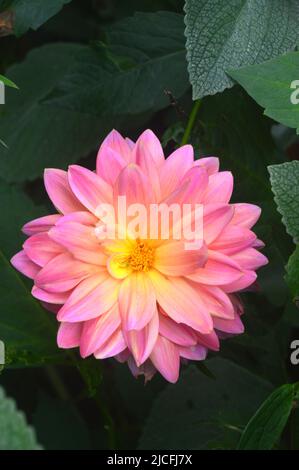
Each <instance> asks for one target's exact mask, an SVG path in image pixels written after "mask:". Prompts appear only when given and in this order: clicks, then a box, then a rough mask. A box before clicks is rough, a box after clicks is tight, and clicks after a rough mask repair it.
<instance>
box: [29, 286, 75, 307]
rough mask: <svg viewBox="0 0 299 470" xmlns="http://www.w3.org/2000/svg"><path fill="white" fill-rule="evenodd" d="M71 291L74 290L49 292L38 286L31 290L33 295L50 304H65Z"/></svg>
mask: <svg viewBox="0 0 299 470" xmlns="http://www.w3.org/2000/svg"><path fill="white" fill-rule="evenodd" d="M71 292H72V291H67V292H47V291H46V290H44V289H40V288H39V287H37V286H33V287H32V290H31V294H32V295H33V297H35V298H36V299H38V300H41V301H42V302H47V303H50V304H64V303H65V302H66V301H67V299H68V298H69V296H70V295H71ZM59 308H61V307H59Z"/></svg>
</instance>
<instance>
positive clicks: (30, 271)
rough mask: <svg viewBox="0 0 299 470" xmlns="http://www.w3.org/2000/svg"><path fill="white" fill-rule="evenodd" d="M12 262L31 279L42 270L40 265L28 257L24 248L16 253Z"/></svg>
mask: <svg viewBox="0 0 299 470" xmlns="http://www.w3.org/2000/svg"><path fill="white" fill-rule="evenodd" d="M10 262H11V264H12V265H13V267H14V268H15V269H17V270H18V271H20V273H22V274H24V276H27V277H29V278H30V279H34V278H35V277H36V276H37V274H38V272H39V271H40V267H39V266H37V264H35V263H33V262H32V261H31V260H30V259H29V258H28V256H27V255H26V253H25V251H24V250H22V251H19V253H17V254H16V255H14V256H13V257H12V258H11V260H10Z"/></svg>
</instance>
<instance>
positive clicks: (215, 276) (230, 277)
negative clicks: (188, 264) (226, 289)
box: [187, 250, 243, 286]
mask: <svg viewBox="0 0 299 470" xmlns="http://www.w3.org/2000/svg"><path fill="white" fill-rule="evenodd" d="M242 275H243V271H242V269H241V268H240V266H239V265H238V264H237V263H236V262H235V261H233V260H232V259H231V258H230V257H228V256H226V255H224V254H223V253H220V252H217V251H212V250H209V251H208V261H207V262H206V264H205V266H204V267H203V268H198V269H197V270H196V271H195V272H194V273H192V274H188V275H187V278H188V279H190V280H192V281H195V282H198V283H201V284H206V285H215V286H223V285H226V284H230V283H232V282H235V281H237V280H239V279H240V278H241V277H242Z"/></svg>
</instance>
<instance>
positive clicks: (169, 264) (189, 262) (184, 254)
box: [154, 241, 207, 276]
mask: <svg viewBox="0 0 299 470" xmlns="http://www.w3.org/2000/svg"><path fill="white" fill-rule="evenodd" d="M206 260H207V249H206V246H205V245H203V246H202V248H201V249H196V250H186V248H185V243H184V242H183V241H170V242H169V243H164V244H162V245H160V246H158V247H157V248H156V250H155V260H154V267H155V268H156V269H158V270H159V271H160V272H161V273H162V274H165V275H166V276H185V275H187V274H191V273H193V272H194V271H195V270H196V269H197V268H199V267H201V266H203V265H204V263H205V262H206Z"/></svg>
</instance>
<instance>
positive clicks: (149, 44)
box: [45, 12, 190, 117]
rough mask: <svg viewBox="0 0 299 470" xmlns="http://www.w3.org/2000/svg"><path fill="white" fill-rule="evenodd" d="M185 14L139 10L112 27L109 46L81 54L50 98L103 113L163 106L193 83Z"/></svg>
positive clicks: (132, 112)
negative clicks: (188, 54) (185, 31)
mask: <svg viewBox="0 0 299 470" xmlns="http://www.w3.org/2000/svg"><path fill="white" fill-rule="evenodd" d="M183 26H184V23H183V17H182V16H181V15H178V14H175V13H170V12H157V13H136V14H135V15H134V17H132V18H126V19H124V20H122V21H121V22H119V23H117V24H116V25H114V26H113V27H111V28H110V29H109V30H108V31H107V34H106V42H107V44H106V45H103V44H97V47H95V48H94V49H88V50H85V51H83V52H82V54H80V55H78V57H77V62H76V64H75V65H74V67H72V69H71V70H70V72H69V73H68V74H67V75H66V76H65V77H63V78H62V80H61V81H60V82H59V83H58V84H57V87H56V89H55V90H54V91H53V93H50V94H49V97H48V98H47V99H46V100H45V102H47V103H52V104H57V105H59V106H63V107H66V108H68V109H72V110H76V111H80V112H85V113H91V114H94V115H97V116H100V117H104V116H109V115H110V116H116V115H121V116H124V115H126V114H127V115H132V114H138V113H144V112H149V111H151V112H154V111H158V110H160V109H162V108H164V107H166V106H168V105H169V100H168V97H167V96H166V94H165V91H164V90H165V89H168V90H170V91H171V92H172V94H173V95H174V96H175V97H177V98H178V97H180V96H182V95H183V94H184V93H185V92H186V90H187V89H188V88H189V86H190V85H189V81H188V76H187V70H186V58H185V55H186V52H185V44H184V34H183Z"/></svg>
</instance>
